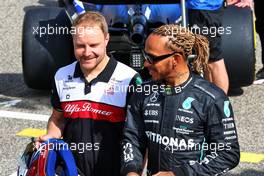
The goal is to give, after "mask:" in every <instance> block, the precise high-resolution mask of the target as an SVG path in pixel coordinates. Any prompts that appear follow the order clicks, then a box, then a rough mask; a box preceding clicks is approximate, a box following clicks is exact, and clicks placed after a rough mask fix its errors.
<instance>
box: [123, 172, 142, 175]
mask: <svg viewBox="0 0 264 176" xmlns="http://www.w3.org/2000/svg"><path fill="white" fill-rule="evenodd" d="M126 176H139V175H138V174H137V173H135V172H129V173H128V174H127V175H126Z"/></svg>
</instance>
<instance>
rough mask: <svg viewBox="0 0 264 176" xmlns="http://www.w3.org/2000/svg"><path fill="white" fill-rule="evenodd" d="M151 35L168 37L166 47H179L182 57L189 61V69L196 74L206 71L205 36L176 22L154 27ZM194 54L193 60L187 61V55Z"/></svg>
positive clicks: (206, 48)
mask: <svg viewBox="0 0 264 176" xmlns="http://www.w3.org/2000/svg"><path fill="white" fill-rule="evenodd" d="M151 34H152V35H160V36H163V37H168V39H169V40H168V42H167V43H166V47H167V48H168V49H170V50H172V51H177V50H179V49H181V50H182V51H183V52H184V53H183V55H184V58H185V59H186V61H188V62H189V64H190V67H191V70H192V71H193V72H195V73H198V74H203V73H204V72H206V71H208V58H209V42H208V40H207V38H206V37H204V36H202V35H199V34H194V33H192V32H191V31H189V30H188V29H187V28H184V27H181V26H179V25H176V24H166V25H163V26H161V27H159V28H156V29H155V30H154V31H152V33H151ZM193 54H195V55H196V57H195V58H194V60H192V61H189V60H188V58H190V57H188V56H191V55H193Z"/></svg>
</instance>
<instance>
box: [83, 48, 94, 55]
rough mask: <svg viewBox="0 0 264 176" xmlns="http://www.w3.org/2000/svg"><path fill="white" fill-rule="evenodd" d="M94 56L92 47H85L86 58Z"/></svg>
mask: <svg viewBox="0 0 264 176" xmlns="http://www.w3.org/2000/svg"><path fill="white" fill-rule="evenodd" d="M91 54H92V49H91V47H90V46H85V50H84V53H83V55H84V56H90V55H91Z"/></svg>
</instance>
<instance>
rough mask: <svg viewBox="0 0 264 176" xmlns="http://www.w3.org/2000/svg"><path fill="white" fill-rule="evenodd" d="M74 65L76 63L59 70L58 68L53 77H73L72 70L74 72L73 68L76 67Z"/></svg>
mask: <svg viewBox="0 0 264 176" xmlns="http://www.w3.org/2000/svg"><path fill="white" fill-rule="evenodd" d="M76 64H77V61H75V62H73V63H71V64H69V65H66V66H63V67H61V68H59V69H58V70H57V72H56V74H55V77H56V78H61V77H65V76H68V75H73V73H74V70H75V67H76Z"/></svg>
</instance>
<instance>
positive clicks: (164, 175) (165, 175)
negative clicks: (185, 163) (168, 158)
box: [152, 171, 176, 176]
mask: <svg viewBox="0 0 264 176" xmlns="http://www.w3.org/2000/svg"><path fill="white" fill-rule="evenodd" d="M152 176H176V175H174V173H172V172H171V171H169V172H168V171H167V172H158V173H156V174H155V175H152Z"/></svg>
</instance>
